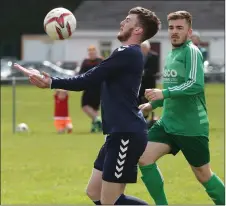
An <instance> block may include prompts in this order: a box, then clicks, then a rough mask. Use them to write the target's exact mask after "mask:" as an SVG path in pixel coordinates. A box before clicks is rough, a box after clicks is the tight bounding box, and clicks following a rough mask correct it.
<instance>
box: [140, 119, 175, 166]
mask: <svg viewBox="0 0 226 206" xmlns="http://www.w3.org/2000/svg"><path fill="white" fill-rule="evenodd" d="M177 150H178V148H177V147H176V146H175V144H174V143H173V141H172V139H171V136H170V135H169V134H168V133H166V132H165V130H164V127H163V126H162V125H159V124H158V123H157V122H156V123H155V124H154V125H153V126H152V127H151V129H150V130H149V131H148V145H147V147H146V149H145V151H144V153H143V155H142V156H141V158H140V160H139V164H140V165H141V166H144V165H148V164H152V163H154V162H156V161H157V160H158V159H159V158H160V157H162V156H163V155H165V154H168V153H173V154H174V153H175V152H177Z"/></svg>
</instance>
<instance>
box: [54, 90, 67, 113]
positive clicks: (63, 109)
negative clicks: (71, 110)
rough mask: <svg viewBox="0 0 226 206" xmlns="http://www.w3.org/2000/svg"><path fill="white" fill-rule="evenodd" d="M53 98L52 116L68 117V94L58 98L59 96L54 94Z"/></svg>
mask: <svg viewBox="0 0 226 206" xmlns="http://www.w3.org/2000/svg"><path fill="white" fill-rule="evenodd" d="M54 99H55V112H54V117H68V95H67V96H66V97H65V98H64V99H59V97H58V96H57V95H56V94H55V95H54Z"/></svg>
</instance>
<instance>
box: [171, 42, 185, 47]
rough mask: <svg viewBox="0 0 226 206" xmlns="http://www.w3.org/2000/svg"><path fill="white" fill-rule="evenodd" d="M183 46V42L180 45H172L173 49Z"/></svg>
mask: <svg viewBox="0 0 226 206" xmlns="http://www.w3.org/2000/svg"><path fill="white" fill-rule="evenodd" d="M183 44H184V42H183V43H180V44H172V45H173V47H175V48H178V47H181V46H182V45H183Z"/></svg>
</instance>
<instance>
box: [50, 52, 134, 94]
mask: <svg viewBox="0 0 226 206" xmlns="http://www.w3.org/2000/svg"><path fill="white" fill-rule="evenodd" d="M136 54H137V53H136V51H134V50H133V49H130V48H126V49H124V50H119V51H115V52H114V53H113V54H112V55H111V56H110V57H109V58H107V59H106V60H103V61H102V62H101V63H100V64H99V65H98V66H96V67H94V68H92V69H90V70H89V71H87V72H86V73H84V74H81V75H78V76H75V77H72V78H58V77H52V84H51V89H65V90H70V91H82V90H86V89H88V88H91V87H93V86H96V85H99V84H100V83H101V82H103V81H104V80H106V79H107V78H109V77H112V76H114V75H120V74H121V73H122V72H124V71H126V70H127V69H129V67H130V66H129V65H130V64H133V60H134V59H136Z"/></svg>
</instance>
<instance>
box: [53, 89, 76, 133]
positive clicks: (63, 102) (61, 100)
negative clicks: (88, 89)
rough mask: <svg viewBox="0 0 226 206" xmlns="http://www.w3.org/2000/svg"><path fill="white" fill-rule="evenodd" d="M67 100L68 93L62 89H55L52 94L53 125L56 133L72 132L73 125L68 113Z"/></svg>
mask: <svg viewBox="0 0 226 206" xmlns="http://www.w3.org/2000/svg"><path fill="white" fill-rule="evenodd" d="M68 98H69V96H68V91H65V90H62V89H57V90H56V92H55V94H54V100H55V111H54V125H55V127H56V130H57V132H58V133H64V132H67V133H71V132H72V128H73V125H72V121H71V118H70V116H69V112H68Z"/></svg>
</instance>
